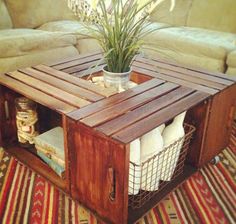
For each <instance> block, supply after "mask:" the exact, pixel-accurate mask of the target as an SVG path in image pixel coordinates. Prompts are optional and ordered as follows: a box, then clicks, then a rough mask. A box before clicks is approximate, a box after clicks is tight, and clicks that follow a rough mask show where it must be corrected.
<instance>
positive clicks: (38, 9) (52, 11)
mask: <svg viewBox="0 0 236 224" xmlns="http://www.w3.org/2000/svg"><path fill="white" fill-rule="evenodd" d="M6 4H7V7H8V10H9V13H10V15H11V18H12V22H13V25H14V27H15V28H35V27H38V26H40V25H42V24H44V23H46V22H50V21H57V20H61V19H73V18H74V15H73V13H72V11H71V10H69V8H68V7H67V3H66V1H65V0H40V1H38V0H27V1H26V0H17V1H16V0H6Z"/></svg>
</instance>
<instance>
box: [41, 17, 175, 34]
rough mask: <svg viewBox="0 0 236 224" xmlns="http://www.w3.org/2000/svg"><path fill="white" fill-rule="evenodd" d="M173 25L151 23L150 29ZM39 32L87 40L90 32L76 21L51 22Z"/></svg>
mask: <svg viewBox="0 0 236 224" xmlns="http://www.w3.org/2000/svg"><path fill="white" fill-rule="evenodd" d="M170 26H171V25H169V24H165V23H155V22H153V23H150V25H149V27H148V28H150V29H155V30H158V29H161V28H166V27H170ZM38 29H39V30H46V31H53V32H54V31H61V32H69V33H73V34H77V37H78V38H85V36H83V35H84V34H87V33H88V31H87V29H86V28H85V26H84V25H83V24H82V23H81V22H79V21H76V20H74V21H73V20H61V21H55V22H49V23H45V24H43V25H42V26H40V27H38Z"/></svg>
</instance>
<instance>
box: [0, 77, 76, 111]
mask: <svg viewBox="0 0 236 224" xmlns="http://www.w3.org/2000/svg"><path fill="white" fill-rule="evenodd" d="M0 83H1V84H2V85H4V86H6V87H8V88H10V89H12V90H15V91H17V92H18V93H20V94H22V95H24V96H26V97H28V98H31V97H32V96H33V100H34V101H36V102H38V103H40V104H42V105H44V106H47V107H49V108H51V109H54V110H56V111H58V112H59V113H69V112H71V111H73V110H75V109H76V107H74V106H72V105H69V104H67V103H65V102H63V101H61V100H59V99H56V98H55V97H53V96H51V95H49V94H46V93H44V92H41V91H39V90H38V89H35V88H33V87H31V86H29V85H26V84H25V83H22V82H20V81H18V80H15V79H13V78H11V77H9V76H7V75H4V74H2V75H0Z"/></svg>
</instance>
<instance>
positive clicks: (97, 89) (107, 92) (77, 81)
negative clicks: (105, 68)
mask: <svg viewBox="0 0 236 224" xmlns="http://www.w3.org/2000/svg"><path fill="white" fill-rule="evenodd" d="M34 68H35V69H37V70H38V71H41V72H44V73H47V74H49V75H51V76H53V77H56V78H58V79H61V80H64V81H66V82H68V83H73V84H74V85H77V86H80V87H83V88H85V89H87V90H90V91H91V92H94V93H97V94H99V95H102V96H105V97H108V96H111V95H114V94H115V93H116V90H115V89H114V88H105V87H101V86H96V85H94V84H93V83H91V82H88V81H86V80H84V79H81V78H77V77H74V76H72V75H70V74H68V73H65V72H62V71H58V70H56V69H53V68H51V67H48V66H46V65H37V66H34Z"/></svg>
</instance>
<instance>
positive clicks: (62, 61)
mask: <svg viewBox="0 0 236 224" xmlns="http://www.w3.org/2000/svg"><path fill="white" fill-rule="evenodd" d="M98 54H99V55H102V53H101V52H100V51H96V52H93V53H88V54H80V55H76V56H74V57H69V58H68V57H66V58H62V59H60V60H58V61H56V62H52V63H47V65H48V66H50V67H52V68H53V67H56V66H58V65H61V64H66V63H69V62H71V61H74V60H77V61H78V60H82V61H83V60H86V61H88V60H89V58H90V57H92V56H94V55H98ZM78 64H79V63H78Z"/></svg>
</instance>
